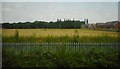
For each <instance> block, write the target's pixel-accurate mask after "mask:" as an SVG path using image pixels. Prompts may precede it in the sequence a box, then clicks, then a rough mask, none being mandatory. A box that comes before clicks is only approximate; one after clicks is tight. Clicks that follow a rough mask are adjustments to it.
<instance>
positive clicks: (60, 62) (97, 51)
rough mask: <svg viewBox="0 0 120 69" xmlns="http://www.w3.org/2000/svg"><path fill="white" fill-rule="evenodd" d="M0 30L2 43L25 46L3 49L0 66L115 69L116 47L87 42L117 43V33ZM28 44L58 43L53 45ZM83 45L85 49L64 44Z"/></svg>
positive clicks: (119, 55)
mask: <svg viewBox="0 0 120 69" xmlns="http://www.w3.org/2000/svg"><path fill="white" fill-rule="evenodd" d="M17 30H18V31H16V29H3V30H2V36H3V37H2V39H3V41H2V42H3V43H7V42H8V43H11V42H12V43H14V42H17V43H19V44H20V43H22V42H23V43H26V45H20V46H17V45H12V46H10V45H8V46H3V50H2V51H3V55H2V58H3V60H2V61H3V67H48V68H49V67H53V68H55V69H56V67H57V68H59V67H64V68H70V69H74V67H93V68H98V67H108V68H111V67H119V64H120V50H119V49H120V48H119V46H115V45H105V46H99V45H91V46H89V45H88V46H87V42H88V43H89V42H91V43H100V44H101V43H106V44H107V43H108V44H109V43H118V42H119V40H118V38H119V37H118V32H109V31H98V30H88V29H17ZM27 42H28V43H29V42H30V43H34V42H35V43H36V42H38V43H44V42H47V43H50V42H53V43H54V42H55V43H57V42H61V43H62V44H61V46H59V45H60V44H58V46H57V45H54V44H53V46H52V45H51V46H46V44H45V45H42V46H41V45H38V46H35V45H32V46H29V44H27ZM66 42H70V43H75V42H76V43H77V42H78V43H81V42H83V43H85V44H86V45H85V46H82V45H80V46H78V45H71V46H69V45H68V46H67V45H64V43H66Z"/></svg>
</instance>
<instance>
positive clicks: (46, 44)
mask: <svg viewBox="0 0 120 69" xmlns="http://www.w3.org/2000/svg"><path fill="white" fill-rule="evenodd" d="M2 45H3V46H7V45H9V46H11V45H14V46H17V45H18V46H19V45H20V46H22V45H23V46H24V45H27V46H34V45H35V46H36V45H40V46H42V45H44V46H52V45H53V46H54V45H57V46H58V45H78V46H79V45H82V46H85V45H86V46H89V45H96V46H99V45H103V46H105V45H106V46H108V45H115V46H120V43H118V42H113V43H102V42H101V43H86V42H64V43H62V42H43V43H38V42H35V43H28V42H24V43H19V42H18V43H3V44H2Z"/></svg>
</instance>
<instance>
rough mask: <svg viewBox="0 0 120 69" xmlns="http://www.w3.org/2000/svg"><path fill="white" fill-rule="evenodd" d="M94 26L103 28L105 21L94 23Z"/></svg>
mask: <svg viewBox="0 0 120 69" xmlns="http://www.w3.org/2000/svg"><path fill="white" fill-rule="evenodd" d="M96 28H105V23H96Z"/></svg>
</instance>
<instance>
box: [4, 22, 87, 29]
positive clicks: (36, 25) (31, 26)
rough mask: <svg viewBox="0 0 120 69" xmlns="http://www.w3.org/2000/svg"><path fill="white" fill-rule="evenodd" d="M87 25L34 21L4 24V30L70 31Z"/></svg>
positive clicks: (81, 23)
mask: <svg viewBox="0 0 120 69" xmlns="http://www.w3.org/2000/svg"><path fill="white" fill-rule="evenodd" d="M83 24H85V22H84V21H75V20H74V21H71V20H66V21H57V22H44V21H34V22H23V23H22V22H18V23H3V24H2V28H6V29H36V28H43V29H44V28H50V29H51V28H54V29H55V28H59V29H65V28H67V29H70V28H73V29H75V28H81V25H83Z"/></svg>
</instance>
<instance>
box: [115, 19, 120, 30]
mask: <svg viewBox="0 0 120 69" xmlns="http://www.w3.org/2000/svg"><path fill="white" fill-rule="evenodd" d="M114 28H115V29H120V21H117V22H116V23H115V24H114Z"/></svg>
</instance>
